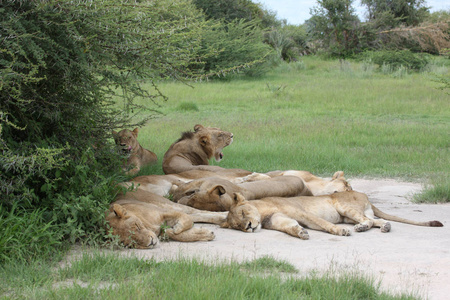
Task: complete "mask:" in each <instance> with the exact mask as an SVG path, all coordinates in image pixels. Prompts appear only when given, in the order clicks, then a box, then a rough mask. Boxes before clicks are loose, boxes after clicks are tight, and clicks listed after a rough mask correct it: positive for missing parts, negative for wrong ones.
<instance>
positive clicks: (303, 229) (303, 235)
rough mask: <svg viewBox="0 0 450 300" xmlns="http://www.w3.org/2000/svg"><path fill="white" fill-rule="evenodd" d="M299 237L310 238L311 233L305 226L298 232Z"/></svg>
mask: <svg viewBox="0 0 450 300" xmlns="http://www.w3.org/2000/svg"><path fill="white" fill-rule="evenodd" d="M298 237H299V238H301V239H302V240H309V234H308V231H307V230H306V229H305V228H300V231H299V232H298Z"/></svg>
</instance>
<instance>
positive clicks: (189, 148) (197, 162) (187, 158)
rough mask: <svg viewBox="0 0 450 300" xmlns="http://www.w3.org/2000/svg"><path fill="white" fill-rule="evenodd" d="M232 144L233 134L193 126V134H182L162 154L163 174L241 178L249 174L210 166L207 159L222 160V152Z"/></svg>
mask: <svg viewBox="0 0 450 300" xmlns="http://www.w3.org/2000/svg"><path fill="white" fill-rule="evenodd" d="M232 142H233V134H232V133H231V132H227V131H223V130H221V129H219V128H214V127H203V126H202V125H199V124H197V125H195V126H194V132H184V133H183V135H182V136H181V138H180V139H179V140H178V141H176V142H175V143H173V144H172V145H171V146H170V147H169V150H167V152H166V153H165V154H164V158H163V162H162V167H163V171H164V173H165V174H177V173H181V172H185V171H189V170H204V171H211V172H215V173H218V172H219V173H221V174H223V175H230V176H235V177H242V176H246V175H249V174H251V172H249V171H246V170H240V169H224V168H221V167H218V166H210V165H209V159H210V158H212V157H214V159H215V160H216V161H220V160H222V158H223V153H222V150H223V148H225V147H226V146H228V145H230V144H231V143H232Z"/></svg>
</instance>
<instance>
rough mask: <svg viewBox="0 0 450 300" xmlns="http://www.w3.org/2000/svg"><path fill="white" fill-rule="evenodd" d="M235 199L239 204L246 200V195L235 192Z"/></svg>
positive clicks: (235, 202)
mask: <svg viewBox="0 0 450 300" xmlns="http://www.w3.org/2000/svg"><path fill="white" fill-rule="evenodd" d="M233 201H234V204H235V205H237V204H239V203H242V202H245V198H244V196H242V194H241V193H234V194H233Z"/></svg>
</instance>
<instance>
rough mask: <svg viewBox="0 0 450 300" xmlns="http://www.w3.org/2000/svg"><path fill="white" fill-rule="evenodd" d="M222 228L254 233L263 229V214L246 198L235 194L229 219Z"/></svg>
mask: <svg viewBox="0 0 450 300" xmlns="http://www.w3.org/2000/svg"><path fill="white" fill-rule="evenodd" d="M220 227H222V228H233V229H237V230H242V231H245V232H254V231H256V230H259V229H260V228H261V214H260V213H259V211H258V209H257V208H256V207H255V206H253V205H251V204H250V201H247V200H245V198H244V196H242V195H241V194H240V193H234V195H233V204H232V206H231V208H230V211H229V212H228V215H227V219H226V220H225V222H224V223H222V224H221V225H220Z"/></svg>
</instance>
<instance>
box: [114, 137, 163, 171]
mask: <svg viewBox="0 0 450 300" xmlns="http://www.w3.org/2000/svg"><path fill="white" fill-rule="evenodd" d="M138 132H139V129H138V128H135V129H134V130H133V131H130V130H128V129H123V130H121V131H119V132H116V131H113V132H112V133H113V137H114V140H115V142H116V145H117V146H118V147H120V149H121V151H122V152H123V153H124V154H126V155H128V159H127V162H126V163H125V165H124V167H123V169H124V171H126V173H127V174H129V175H134V174H136V173H138V172H139V171H140V169H141V167H143V166H146V165H150V164H154V163H156V162H157V161H158V158H157V157H156V154H155V153H153V152H152V151H149V150H147V149H145V148H143V147H142V146H141V145H140V144H139V142H138V141H137V136H138ZM130 168H131V169H130ZM128 169H130V170H128Z"/></svg>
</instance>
